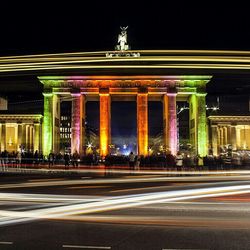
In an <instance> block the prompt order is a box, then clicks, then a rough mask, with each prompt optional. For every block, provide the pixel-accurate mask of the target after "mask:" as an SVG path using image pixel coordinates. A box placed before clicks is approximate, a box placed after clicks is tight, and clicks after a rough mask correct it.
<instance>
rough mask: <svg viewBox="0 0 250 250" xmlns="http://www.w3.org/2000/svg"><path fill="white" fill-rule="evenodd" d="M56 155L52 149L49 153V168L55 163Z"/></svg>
mask: <svg viewBox="0 0 250 250" xmlns="http://www.w3.org/2000/svg"><path fill="white" fill-rule="evenodd" d="M54 160H55V155H54V153H53V152H52V151H50V153H49V157H48V161H49V168H50V167H51V166H53V165H54Z"/></svg>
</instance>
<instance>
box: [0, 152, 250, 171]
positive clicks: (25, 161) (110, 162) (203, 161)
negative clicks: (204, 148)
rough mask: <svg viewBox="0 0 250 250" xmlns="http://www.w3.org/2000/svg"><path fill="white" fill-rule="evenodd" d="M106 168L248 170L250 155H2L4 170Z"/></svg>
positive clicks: (0, 161)
mask: <svg viewBox="0 0 250 250" xmlns="http://www.w3.org/2000/svg"><path fill="white" fill-rule="evenodd" d="M100 163H101V164H104V165H105V166H121V165H123V166H129V168H130V169H139V168H161V169H169V170H170V169H176V170H183V169H184V170H189V169H199V170H200V169H206V170H223V169H237V168H247V167H249V166H250V155H249V154H247V153H245V154H239V153H231V154H221V155H219V156H213V155H208V156H205V157H201V156H199V155H195V154H190V153H185V152H178V153H177V155H176V156H174V155H173V154H171V152H167V153H166V154H159V155H150V156H143V155H142V156H140V155H136V154H135V153H133V152H130V154H129V155H128V156H125V155H107V156H106V157H105V158H104V159H102V158H100V157H99V156H98V155H97V154H88V155H85V156H80V154H79V153H78V152H77V151H75V152H74V153H73V154H70V153H68V152H65V153H64V154H62V153H58V154H54V153H53V152H52V151H51V152H50V153H49V155H48V156H47V157H45V156H44V155H43V154H41V153H39V152H38V151H35V152H34V153H32V152H22V153H21V152H20V151H18V152H11V153H10V152H7V151H3V152H0V167H2V168H7V167H8V166H12V167H21V166H23V167H29V166H38V165H47V166H48V168H51V167H53V166H55V165H64V166H65V169H67V168H69V167H70V166H72V167H78V166H79V165H80V164H81V165H98V164H100Z"/></svg>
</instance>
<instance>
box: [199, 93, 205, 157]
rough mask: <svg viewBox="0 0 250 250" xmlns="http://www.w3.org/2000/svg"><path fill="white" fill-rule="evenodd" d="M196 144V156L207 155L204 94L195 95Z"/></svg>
mask: <svg viewBox="0 0 250 250" xmlns="http://www.w3.org/2000/svg"><path fill="white" fill-rule="evenodd" d="M196 96H197V104H198V108H197V118H196V119H197V144H198V147H197V148H198V154H199V155H200V156H206V155H207V115H206V94H205V93H202V94H201V93H197V94H196Z"/></svg>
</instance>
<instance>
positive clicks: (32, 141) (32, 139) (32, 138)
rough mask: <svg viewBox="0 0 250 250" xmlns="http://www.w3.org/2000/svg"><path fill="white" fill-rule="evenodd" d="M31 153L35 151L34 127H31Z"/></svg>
mask: <svg viewBox="0 0 250 250" xmlns="http://www.w3.org/2000/svg"><path fill="white" fill-rule="evenodd" d="M30 151H31V152H33V151H34V127H33V125H30Z"/></svg>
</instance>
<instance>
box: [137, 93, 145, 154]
mask: <svg viewBox="0 0 250 250" xmlns="http://www.w3.org/2000/svg"><path fill="white" fill-rule="evenodd" d="M137 148H138V155H144V156H146V155H147V154H148V93H147V89H143V90H140V92H139V93H138V94H137Z"/></svg>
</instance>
